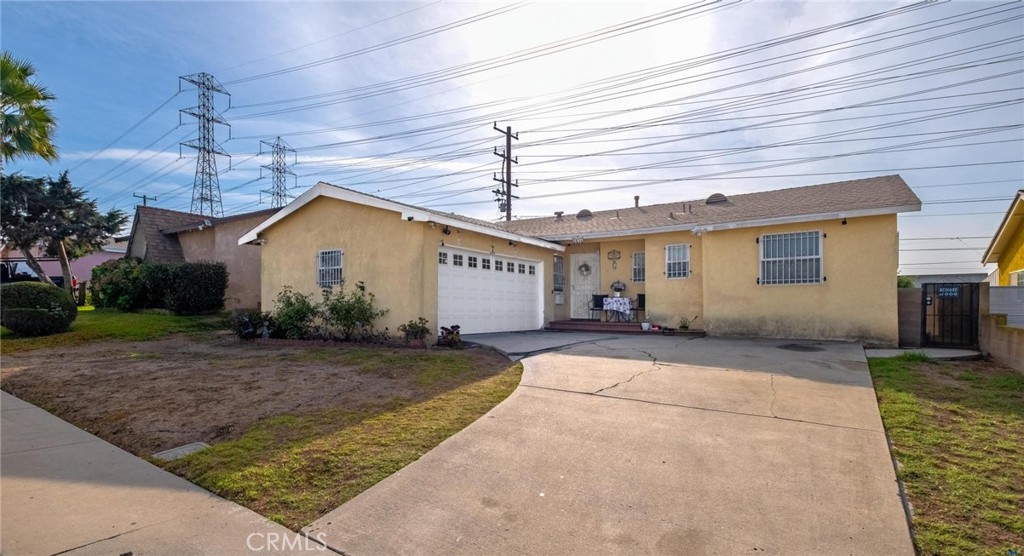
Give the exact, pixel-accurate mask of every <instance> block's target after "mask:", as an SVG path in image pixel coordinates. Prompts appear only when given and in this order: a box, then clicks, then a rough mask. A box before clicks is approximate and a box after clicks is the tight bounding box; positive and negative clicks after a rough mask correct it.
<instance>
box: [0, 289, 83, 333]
mask: <svg viewBox="0 0 1024 556" xmlns="http://www.w3.org/2000/svg"><path fill="white" fill-rule="evenodd" d="M0 301H2V303H0V324H2V325H3V326H6V327H7V328H9V329H10V330H12V331H13V332H15V333H17V334H21V335H23V336H45V335H47V334H55V333H57V332H64V331H66V330H68V329H69V328H71V323H72V322H74V321H75V319H76V318H77V317H78V308H77V307H76V306H75V300H74V298H73V297H71V294H69V293H68V292H66V291H64V290H62V289H60V288H58V287H55V286H51V285H49V284H43V283H41V282H18V283H14V284H7V285H4V286H3V287H2V288H0Z"/></svg>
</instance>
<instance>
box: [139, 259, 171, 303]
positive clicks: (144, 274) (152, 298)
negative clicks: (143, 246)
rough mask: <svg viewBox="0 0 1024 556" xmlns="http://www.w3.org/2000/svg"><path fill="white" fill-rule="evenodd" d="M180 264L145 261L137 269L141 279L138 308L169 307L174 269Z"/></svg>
mask: <svg viewBox="0 0 1024 556" xmlns="http://www.w3.org/2000/svg"><path fill="white" fill-rule="evenodd" d="M177 267H178V265H173V264H154V263H143V264H141V265H139V267H138V268H137V269H136V271H135V275H134V276H135V277H136V279H137V280H138V281H139V284H138V296H137V298H136V308H139V309H143V308H145V309H167V296H168V295H169V294H170V287H171V282H172V280H173V279H174V271H175V269H176V268H177Z"/></svg>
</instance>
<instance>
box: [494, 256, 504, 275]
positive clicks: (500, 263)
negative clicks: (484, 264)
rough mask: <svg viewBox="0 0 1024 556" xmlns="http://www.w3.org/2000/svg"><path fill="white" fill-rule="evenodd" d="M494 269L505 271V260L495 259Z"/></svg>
mask: <svg viewBox="0 0 1024 556" xmlns="http://www.w3.org/2000/svg"><path fill="white" fill-rule="evenodd" d="M494 271H495V272H505V261H503V260H501V259H494Z"/></svg>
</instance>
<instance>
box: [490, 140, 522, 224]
mask: <svg viewBox="0 0 1024 556" xmlns="http://www.w3.org/2000/svg"><path fill="white" fill-rule="evenodd" d="M494 131H497V132H498V133H501V134H503V135H504V136H505V152H498V147H494V154H495V155H497V156H499V157H501V167H502V170H503V172H502V173H503V175H502V177H501V178H499V177H498V176H497V174H495V176H494V181H496V182H498V183H501V184H502V185H503V187H502V188H501V189H493V190H491V193H494V194H495V195H496V196H497V198H496V199H495V201H497V203H498V211H499V212H504V213H505V221H510V220H512V199H518V198H519V197H516V196H515V195H513V194H512V187H513V186H515V187H519V183H518V182H516V183H512V165H513V164H519V158H518V157H516V158H513V157H512V140H513V139H515V140H516V141H518V140H519V134H518V133H512V126H508V127H506V128H505V129H501V128H499V127H498V122H494Z"/></svg>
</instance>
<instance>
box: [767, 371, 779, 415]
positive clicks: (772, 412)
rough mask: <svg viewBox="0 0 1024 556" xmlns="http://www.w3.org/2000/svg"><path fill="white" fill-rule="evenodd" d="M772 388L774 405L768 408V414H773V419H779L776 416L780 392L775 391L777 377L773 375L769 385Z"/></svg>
mask: <svg viewBox="0 0 1024 556" xmlns="http://www.w3.org/2000/svg"><path fill="white" fill-rule="evenodd" d="M768 385H769V386H771V388H772V404H771V405H770V406H769V407H768V412H769V413H771V414H772V417H778V415H776V414H775V398H776V397H777V396H778V392H776V391H775V375H774V374H773V375H771V382H769V383H768Z"/></svg>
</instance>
